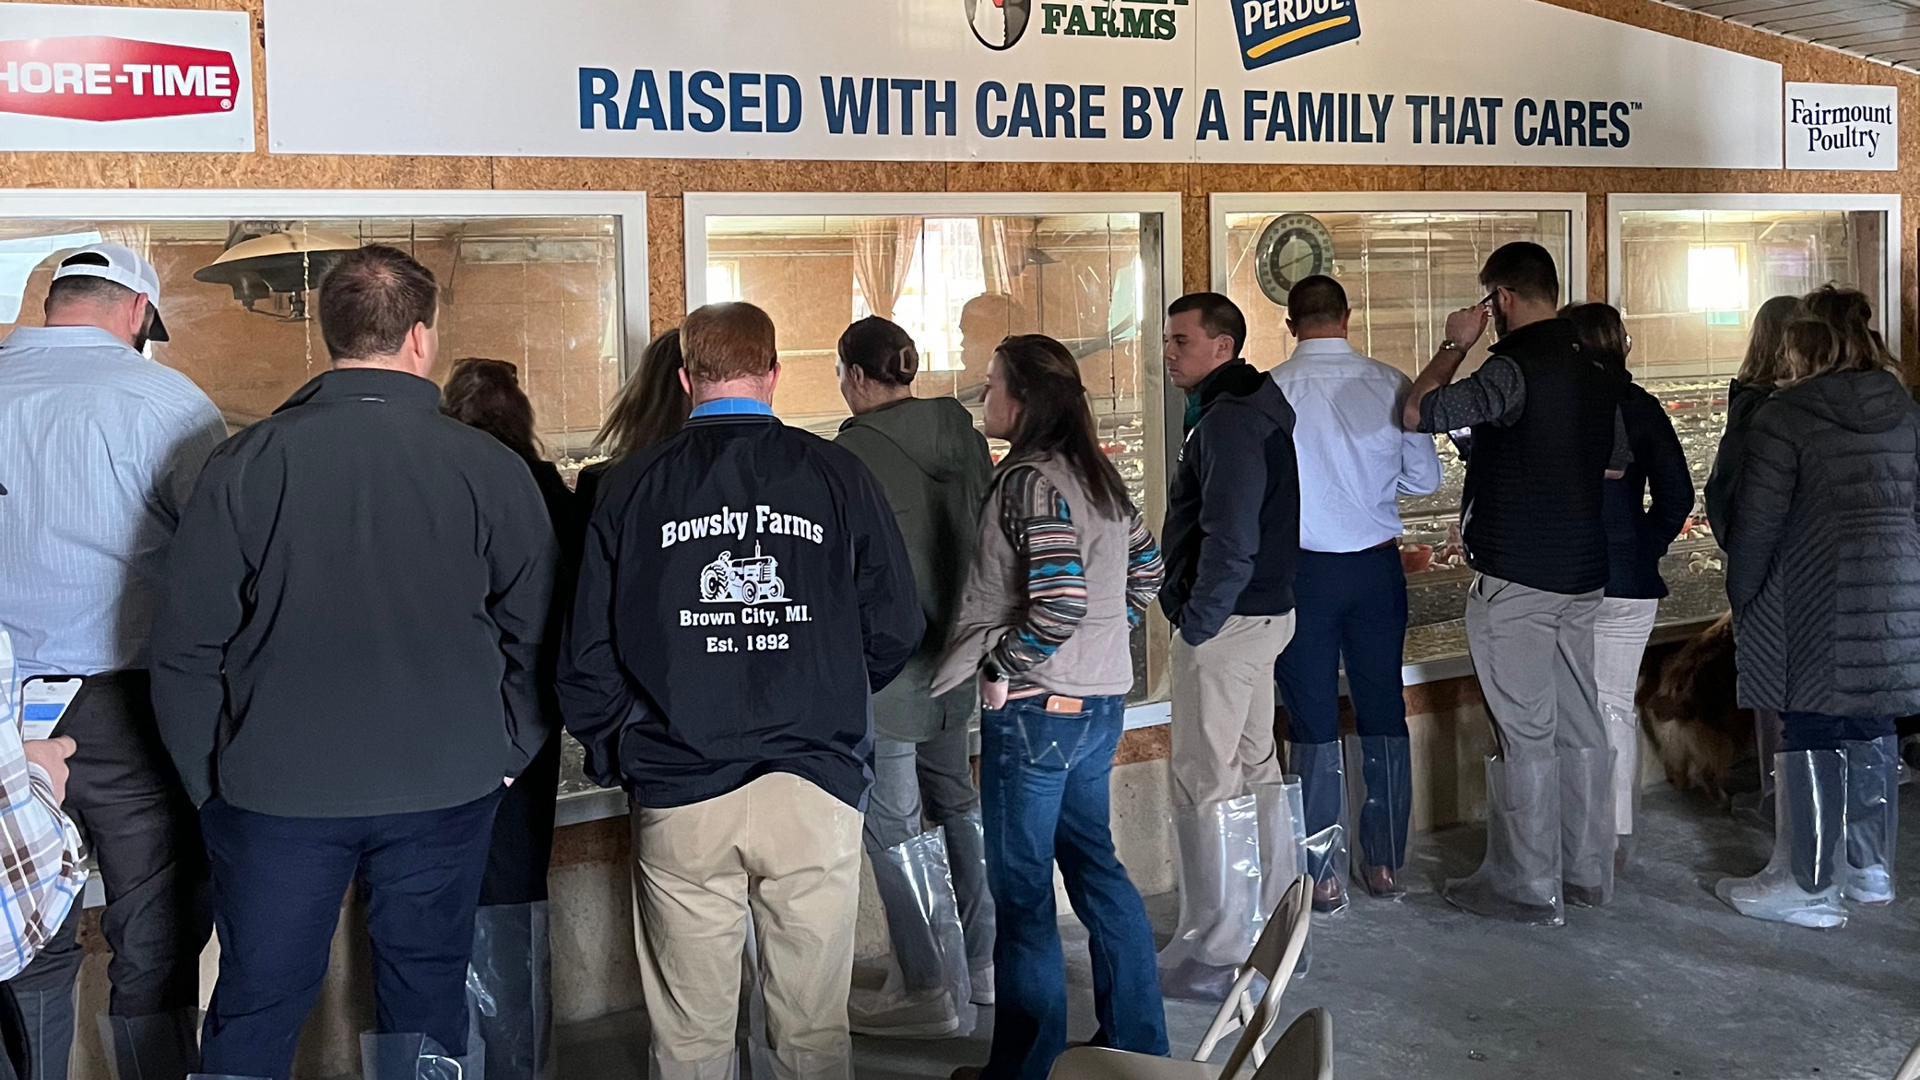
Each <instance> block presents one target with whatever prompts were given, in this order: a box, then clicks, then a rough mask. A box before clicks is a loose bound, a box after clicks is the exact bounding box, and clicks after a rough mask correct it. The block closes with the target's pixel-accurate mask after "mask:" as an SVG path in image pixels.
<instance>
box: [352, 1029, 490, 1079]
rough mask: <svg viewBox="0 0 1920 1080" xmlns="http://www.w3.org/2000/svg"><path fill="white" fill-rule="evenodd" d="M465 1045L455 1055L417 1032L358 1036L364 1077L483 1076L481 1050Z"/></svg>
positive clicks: (442, 1077) (449, 1077)
mask: <svg viewBox="0 0 1920 1080" xmlns="http://www.w3.org/2000/svg"><path fill="white" fill-rule="evenodd" d="M476 1049H477V1048H476V1047H468V1048H467V1051H468V1052H467V1056H466V1057H464V1058H455V1057H453V1056H452V1055H451V1054H448V1053H447V1052H446V1050H445V1049H444V1048H442V1047H441V1045H440V1044H439V1043H437V1042H434V1041H433V1040H432V1039H430V1038H428V1037H427V1036H425V1035H422V1034H420V1033H419V1032H409V1033H407V1034H404V1035H375V1034H374V1033H372V1032H367V1033H366V1034H364V1035H362V1036H360V1067H361V1069H362V1073H363V1075H364V1077H365V1080H483V1078H484V1075H485V1072H486V1069H485V1067H484V1065H483V1064H482V1062H483V1059H484V1054H482V1053H476V1052H475V1050H476Z"/></svg>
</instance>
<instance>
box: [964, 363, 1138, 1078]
mask: <svg viewBox="0 0 1920 1080" xmlns="http://www.w3.org/2000/svg"><path fill="white" fill-rule="evenodd" d="M986 429H987V435H988V437H989V438H996V439H1005V440H1006V441H1007V442H1008V443H1010V444H1011V450H1010V451H1009V452H1008V454H1007V457H1006V460H1005V461H1004V462H1002V463H1001V466H1000V468H999V471H998V472H997V473H996V475H995V477H994V482H993V487H992V489H991V490H990V491H989V492H988V495H987V501H986V505H985V507H984V508H983V509H982V511H981V515H980V525H979V530H978V549H977V551H976V553H975V555H974V559H973V566H972V569H971V570H970V571H969V573H968V577H967V583H966V586H965V589H964V591H963V592H962V594H961V600H960V614H959V618H958V620H957V621H956V623H955V625H954V629H953V632H952V634H951V636H950V638H949V645H948V648H947V653H946V655H945V656H944V657H943V658H942V659H941V662H940V669H939V675H938V677H937V679H936V680H935V682H934V686H933V690H934V692H935V693H936V694H939V693H945V692H947V691H949V690H952V689H954V688H956V687H959V686H963V685H966V684H967V683H969V682H973V681H977V682H978V684H979V687H980V694H981V699H982V701H983V704H984V711H983V713H982V715H981V719H980V730H981V752H980V786H981V797H982V805H981V813H982V818H983V821H984V824H985V830H986V851H987V880H988V883H989V884H990V886H991V887H992V890H993V900H994V906H995V909H996V911H997V914H998V918H999V926H998V928H997V939H996V941H995V944H994V953H993V958H994V974H995V978H994V997H995V1006H994V1025H993V1049H992V1053H991V1056H990V1057H989V1059H988V1062H987V1067H986V1074H987V1075H990V1076H992V1077H994V1080H1045V1077H1046V1076H1047V1073H1048V1070H1049V1069H1050V1068H1051V1067H1052V1065H1053V1062H1054V1059H1055V1058H1057V1057H1059V1055H1060V1053H1061V1051H1062V1050H1064V1049H1065V1048H1066V1038H1067V986H1066V970H1065V962H1064V960H1063V958H1062V953H1061V947H1060V930H1059V926H1058V924H1057V922H1056V913H1055V909H1054V898H1053V866H1054V863H1055V862H1056V861H1057V862H1058V863H1059V865H1060V870H1061V873H1062V874H1063V875H1064V877H1065V879H1066V885H1067V894H1068V896H1069V897H1070V898H1071V899H1072V901H1073V908H1074V911H1075V913H1076V914H1078V915H1079V916H1080V920H1081V921H1082V922H1083V923H1085V924H1086V927H1087V932H1088V934H1089V936H1090V937H1091V939H1092V949H1093V955H1094V956H1095V957H1096V958H1098V959H1097V960H1096V963H1095V971H1096V976H1095V980H1094V1011H1095V1015H1096V1016H1097V1017H1098V1019H1099V1023H1100V1030H1099V1032H1098V1033H1097V1034H1096V1035H1095V1036H1094V1040H1093V1041H1094V1044H1095V1045H1098V1046H1110V1047H1114V1048H1116V1049H1121V1050H1130V1051H1134V1052H1137V1053H1145V1054H1161V1055H1164V1054H1165V1053H1166V1052H1167V1027H1166V1013H1165V1010H1164V1008H1163V1006H1162V1004H1161V999H1160V981H1159V972H1158V969H1157V967H1156V964H1155V960H1154V944H1153V929H1152V927H1150V926H1149V925H1148V923H1147V913H1146V908H1145V906H1144V905H1143V904H1142V903H1141V901H1140V894H1139V893H1138V892H1137V891H1135V889H1134V887H1133V883H1132V882H1131V881H1129V880H1128V878H1127V871H1126V867H1124V866H1122V865H1121V864H1120V860H1119V857H1118V856H1117V855H1116V854H1115V853H1114V848H1113V835H1112V832H1111V829H1110V826H1109V794H1108V778H1109V775H1110V773H1111V772H1112V768H1113V753H1114V748H1115V746H1116V745H1117V744H1118V743H1119V740H1120V730H1121V727H1122V721H1123V713H1124V707H1125V703H1126V695H1127V692H1128V691H1129V690H1130V689H1132V687H1133V660H1132V656H1131V653H1130V650H1129V648H1128V644H1129V641H1128V639H1129V635H1130V632H1131V628H1132V627H1133V626H1134V625H1135V624H1137V623H1138V622H1139V620H1140V619H1141V618H1143V617H1144V615H1145V612H1146V610H1147V607H1148V605H1149V604H1151V603H1152V602H1153V599H1154V596H1155V595H1156V594H1157V593H1158V592H1159V589H1160V581H1161V577H1162V572H1163V571H1162V566H1161V561H1160V550H1159V546H1158V545H1157V544H1155V543H1154V539H1153V536H1152V534H1151V533H1149V532H1148V531H1147V526H1146V523H1145V522H1144V521H1142V520H1141V518H1140V512H1139V511H1138V510H1137V509H1135V508H1134V506H1133V503H1132V501H1131V500H1130V499H1129V498H1128V497H1127V489H1126V486H1125V484H1124V483H1122V481H1121V479H1120V473H1119V472H1118V471H1117V470H1116V469H1115V468H1114V467H1113V463H1112V462H1111V461H1109V460H1108V459H1107V456H1106V454H1105V453H1104V452H1103V451H1102V450H1101V449H1100V443H1099V440H1098V438H1097V436H1096V434H1095V428H1094V420H1093V411H1092V409H1091V408H1089V406H1088V403H1087V394H1086V388H1085V387H1084V386H1083V385H1082V383H1081V381H1080V369H1079V367H1078V365H1076V364H1075V363H1074V360H1073V356H1072V354H1071V353H1069V352H1068V351H1067V348H1066V346H1064V345H1062V344H1060V343H1059V342H1058V341H1055V340H1054V339H1052V338H1050V337H1046V336H1044V335H1040V334H1029V335H1023V336H1020V337H1012V338H1008V339H1007V340H1005V341H1003V342H1001V343H1000V347H999V349H998V350H997V351H996V352H995V353H994V355H993V359H992V361H991V363H990V364H989V365H988V368H987V396H986ZM967 1071H968V1070H962V1072H963V1073H964V1072H967ZM955 1075H956V1076H960V1075H961V1073H956V1074H955Z"/></svg>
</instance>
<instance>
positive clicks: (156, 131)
mask: <svg viewBox="0 0 1920 1080" xmlns="http://www.w3.org/2000/svg"><path fill="white" fill-rule="evenodd" d="M249 25H250V24H249V21H248V18H247V15H246V13H245V12H224V11H171V10H162V9H150V8H123V7H122V8H104V7H74V6H68V5H63V4H6V3H0V150H174V151H249V150H252V149H253V62H252V59H251V53H250V52H249V49H248V37H249V33H248V31H249Z"/></svg>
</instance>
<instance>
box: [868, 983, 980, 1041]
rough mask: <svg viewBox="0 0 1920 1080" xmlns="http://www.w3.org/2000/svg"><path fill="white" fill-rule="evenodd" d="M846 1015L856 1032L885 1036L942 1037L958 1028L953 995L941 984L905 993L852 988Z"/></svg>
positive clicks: (957, 1014) (903, 1037) (902, 1037)
mask: <svg viewBox="0 0 1920 1080" xmlns="http://www.w3.org/2000/svg"><path fill="white" fill-rule="evenodd" d="M847 1019H848V1020H849V1021H850V1025H851V1027H852V1029H853V1030H854V1031H855V1032H856V1033H858V1034H861V1035H878V1036H880V1037H881V1038H887V1039H942V1038H945V1037H947V1036H949V1035H952V1034H953V1033H955V1032H957V1031H959V1030H960V1014H959V1013H958V1012H957V1011H956V1010H955V1009H954V1007H953V995H951V994H949V993H947V991H946V989H945V988H943V987H936V988H935V989H933V990H929V991H927V992H925V993H921V994H907V995H902V994H894V993H888V992H886V991H883V990H855V991H854V992H853V996H852V998H851V999H850V1000H849V1001H848V1002H847Z"/></svg>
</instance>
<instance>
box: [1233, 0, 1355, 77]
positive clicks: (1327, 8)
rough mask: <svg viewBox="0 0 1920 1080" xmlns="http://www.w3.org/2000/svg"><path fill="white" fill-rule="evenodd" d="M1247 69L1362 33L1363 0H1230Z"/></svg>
mask: <svg viewBox="0 0 1920 1080" xmlns="http://www.w3.org/2000/svg"><path fill="white" fill-rule="evenodd" d="M1227 3H1228V4H1229V5H1230V6H1231V7H1232V8H1233V13H1234V28H1235V29H1237V30H1239V32H1240V62H1241V63H1242V64H1245V65H1246V68H1247V70H1248V71H1252V70H1254V69H1255V68H1261V67H1265V66H1267V65H1268V64H1276V63H1279V62H1280V61H1282V60H1285V59H1287V58H1289V57H1293V56H1302V55H1305V54H1306V53H1310V52H1315V51H1317V50H1320V49H1324V48H1326V47H1327V46H1329V45H1338V44H1340V43H1341V42H1343V41H1353V40H1354V39H1356V38H1358V37H1359V36H1360V9H1359V3H1360V0H1227Z"/></svg>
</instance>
